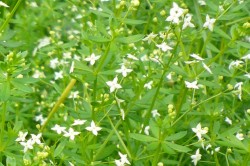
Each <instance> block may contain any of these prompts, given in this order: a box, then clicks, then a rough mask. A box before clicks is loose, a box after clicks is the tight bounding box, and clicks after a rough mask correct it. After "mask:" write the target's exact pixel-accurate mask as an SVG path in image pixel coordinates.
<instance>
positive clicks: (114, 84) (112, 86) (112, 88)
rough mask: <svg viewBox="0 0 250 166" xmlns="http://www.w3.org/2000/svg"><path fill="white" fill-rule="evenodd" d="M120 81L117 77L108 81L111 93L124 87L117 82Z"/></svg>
mask: <svg viewBox="0 0 250 166" xmlns="http://www.w3.org/2000/svg"><path fill="white" fill-rule="evenodd" d="M117 82H118V78H117V77H115V78H114V79H113V81H108V82H106V84H107V85H108V86H109V88H110V93H112V92H114V91H115V90H116V89H120V88H122V86H121V85H120V84H118V83H117Z"/></svg>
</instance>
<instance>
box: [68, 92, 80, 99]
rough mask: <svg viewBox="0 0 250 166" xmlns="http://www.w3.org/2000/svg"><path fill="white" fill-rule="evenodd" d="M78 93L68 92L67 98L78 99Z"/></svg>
mask: <svg viewBox="0 0 250 166" xmlns="http://www.w3.org/2000/svg"><path fill="white" fill-rule="evenodd" d="M78 94H79V91H75V92H70V95H69V98H70V99H72V98H73V99H75V98H77V97H78Z"/></svg>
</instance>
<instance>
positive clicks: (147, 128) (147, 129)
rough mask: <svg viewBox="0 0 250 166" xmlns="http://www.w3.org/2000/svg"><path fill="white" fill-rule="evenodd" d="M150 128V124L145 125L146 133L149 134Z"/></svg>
mask: <svg viewBox="0 0 250 166" xmlns="http://www.w3.org/2000/svg"><path fill="white" fill-rule="evenodd" d="M149 129H150V127H149V126H146V127H145V129H144V133H145V134H146V135H149Z"/></svg>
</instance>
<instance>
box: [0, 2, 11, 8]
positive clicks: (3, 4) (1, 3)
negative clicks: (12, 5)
mask: <svg viewBox="0 0 250 166" xmlns="http://www.w3.org/2000/svg"><path fill="white" fill-rule="evenodd" d="M0 6H3V7H9V6H8V5H7V4H6V3H4V2H2V1H0Z"/></svg>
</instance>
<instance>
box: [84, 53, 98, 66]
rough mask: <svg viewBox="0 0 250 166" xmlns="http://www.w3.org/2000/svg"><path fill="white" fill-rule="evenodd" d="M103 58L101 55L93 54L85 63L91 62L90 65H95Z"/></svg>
mask: <svg viewBox="0 0 250 166" xmlns="http://www.w3.org/2000/svg"><path fill="white" fill-rule="evenodd" d="M100 57H101V56H100V55H97V56H96V55H95V54H94V53H92V54H91V55H90V56H89V57H87V58H85V59H84V60H85V61H88V62H90V65H92V66H93V65H94V64H95V61H97V60H98V59H99V58H100Z"/></svg>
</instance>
